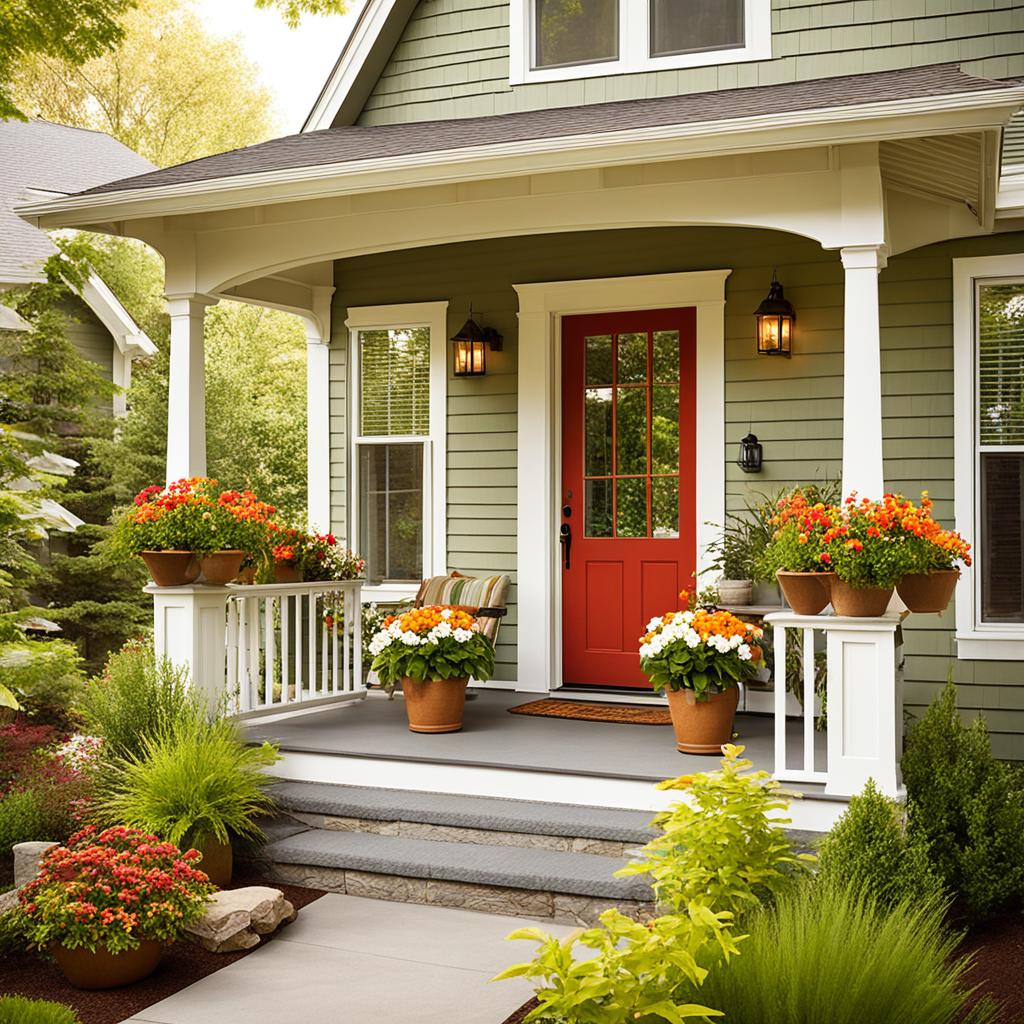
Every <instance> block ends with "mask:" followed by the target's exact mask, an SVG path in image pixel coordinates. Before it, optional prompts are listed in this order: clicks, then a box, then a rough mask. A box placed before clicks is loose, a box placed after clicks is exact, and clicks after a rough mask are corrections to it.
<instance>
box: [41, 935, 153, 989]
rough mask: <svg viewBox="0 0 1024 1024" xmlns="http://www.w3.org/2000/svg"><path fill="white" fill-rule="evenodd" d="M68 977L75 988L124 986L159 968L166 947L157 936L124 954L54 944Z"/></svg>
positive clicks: (147, 975) (144, 940)
mask: <svg viewBox="0 0 1024 1024" xmlns="http://www.w3.org/2000/svg"><path fill="white" fill-rule="evenodd" d="M50 952H51V953H52V954H53V958H54V960H56V961H57V965H58V966H59V967H60V969H61V970H62V971H63V972H64V977H65V978H67V979H68V982H69V983H70V984H72V985H74V987H75V988H87V989H101V988H120V987H121V986H122V985H131V984H132V983H133V982H136V981H141V980H142V979H143V978H148V977H149V975H151V974H152V973H153V971H155V970H156V965H157V964H158V963H159V962H160V955H161V954H162V953H163V946H162V945H161V944H160V943H159V942H157V941H156V940H155V939H143V940H142V941H141V943H140V944H139V948H138V949H128V950H125V951H124V952H123V953H108V952H107V950H106V949H104V948H100V949H97V950H96V952H95V953H91V952H90V951H89V950H87V949H65V948H64V947H63V946H61V945H58V944H57V943H54V944H53V945H52V946H51V947H50Z"/></svg>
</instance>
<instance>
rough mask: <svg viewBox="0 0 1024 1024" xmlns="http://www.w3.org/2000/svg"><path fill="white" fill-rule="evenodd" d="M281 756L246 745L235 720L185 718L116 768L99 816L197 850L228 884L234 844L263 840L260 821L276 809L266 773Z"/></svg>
mask: <svg viewBox="0 0 1024 1024" xmlns="http://www.w3.org/2000/svg"><path fill="white" fill-rule="evenodd" d="M278 756H279V755H278V752H277V748H276V747H275V746H274V745H273V744H270V743H263V744H262V745H261V746H258V747H255V746H248V745H246V743H245V742H244V740H243V738H242V737H241V736H240V734H239V731H238V727H237V725H236V724H235V723H234V722H232V721H230V720H227V719H216V720H214V721H212V722H211V721H207V720H206V719H205V718H203V717H201V716H187V717H185V718H183V719H182V720H180V721H178V722H176V723H174V725H173V726H171V727H170V728H169V729H166V730H164V731H162V732H160V733H158V734H157V735H155V736H153V737H147V738H146V740H145V741H144V743H143V746H142V753H141V755H140V756H138V757H129V758H125V759H122V760H121V761H119V762H116V763H115V764H114V765H113V766H111V768H110V778H109V785H108V792H107V794H106V795H105V796H104V797H103V798H101V800H100V801H99V805H98V811H99V813H101V814H103V815H104V816H105V817H107V818H109V819H111V820H114V821H123V822H126V823H127V824H129V825H133V826H136V827H139V828H144V829H147V830H149V831H151V832H155V833H156V834H157V835H159V836H161V837H162V838H164V839H165V840H167V841H168V842H171V843H175V844H177V845H181V846H191V847H194V848H195V849H197V850H199V852H200V853H201V854H202V860H201V866H202V868H203V870H204V871H205V872H206V873H207V875H209V876H210V880H211V881H212V882H214V883H216V884H217V885H227V884H228V883H229V882H230V881H231V870H232V849H231V841H232V839H233V838H234V837H236V836H237V837H241V838H246V839H255V840H259V839H262V838H263V832H262V830H261V829H260V828H259V826H258V825H257V824H256V819H257V818H258V817H259V816H261V815H264V814H266V813H268V812H269V811H270V810H271V809H272V808H273V800H272V799H271V797H270V795H269V794H268V793H267V791H266V788H267V786H269V785H270V783H271V782H273V779H272V778H271V777H270V776H269V775H267V774H265V772H264V769H265V768H268V767H269V766H270V765H272V764H273V763H274V762H275V761H276V760H277V759H278Z"/></svg>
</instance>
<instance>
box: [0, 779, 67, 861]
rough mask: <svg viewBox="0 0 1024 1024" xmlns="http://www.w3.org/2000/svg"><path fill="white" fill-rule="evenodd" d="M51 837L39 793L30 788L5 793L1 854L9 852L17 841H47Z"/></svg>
mask: <svg viewBox="0 0 1024 1024" xmlns="http://www.w3.org/2000/svg"><path fill="white" fill-rule="evenodd" d="M49 838H50V837H49V836H47V834H46V820H45V817H44V814H43V808H42V806H41V802H40V799H39V796H38V794H36V793H35V792H33V791H32V790H30V789H29V790H24V791H22V792H13V793H5V794H4V797H3V799H2V800H0V854H9V853H10V852H11V847H12V846H14V845H15V844H16V843H31V842H35V841H37V840H39V841H42V842H45V841H46V840H48V839H49ZM56 840H57V837H54V841H56Z"/></svg>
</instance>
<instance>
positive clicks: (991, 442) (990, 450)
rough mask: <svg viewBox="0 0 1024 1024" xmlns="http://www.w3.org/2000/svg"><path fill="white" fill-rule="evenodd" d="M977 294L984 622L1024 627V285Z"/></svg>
mask: <svg viewBox="0 0 1024 1024" xmlns="http://www.w3.org/2000/svg"><path fill="white" fill-rule="evenodd" d="M977 294H978V300H977V312H978V319H977V350H976V387H977V445H978V458H979V476H980V480H979V484H980V512H981V516H980V519H981V521H980V523H979V524H978V525H979V529H980V534H981V536H980V547H981V552H980V553H981V559H980V563H981V564H980V567H979V568H980V571H981V618H982V621H983V622H994V623H998V622H1006V623H1011V622H1012V623H1024V280H1019V281H1008V282H984V283H979V285H978V293H977Z"/></svg>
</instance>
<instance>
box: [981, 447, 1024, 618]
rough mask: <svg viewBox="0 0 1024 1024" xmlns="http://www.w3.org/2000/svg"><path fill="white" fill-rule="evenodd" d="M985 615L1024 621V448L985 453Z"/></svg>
mask: <svg viewBox="0 0 1024 1024" xmlns="http://www.w3.org/2000/svg"><path fill="white" fill-rule="evenodd" d="M981 517H982V526H981V549H982V558H981V594H982V601H981V604H982V608H981V618H982V621H983V622H1024V454H1020V453H1015V454H1009V453H1007V454H1005V455H1004V454H1002V453H983V454H982V456H981Z"/></svg>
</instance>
